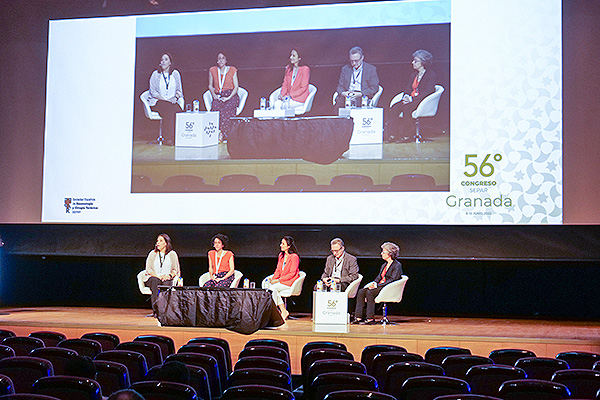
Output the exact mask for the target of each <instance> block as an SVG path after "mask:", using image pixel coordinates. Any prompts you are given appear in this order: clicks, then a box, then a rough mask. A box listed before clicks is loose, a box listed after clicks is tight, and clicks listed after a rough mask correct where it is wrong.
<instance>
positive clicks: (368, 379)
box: [0, 331, 600, 400]
mask: <svg viewBox="0 0 600 400" xmlns="http://www.w3.org/2000/svg"><path fill="white" fill-rule="evenodd" d="M40 332H46V331H40ZM38 333H39V332H34V334H32V335H30V336H31V337H25V336H14V337H16V338H26V339H33V340H34V341H37V340H39V338H35V337H34V336H36V335H37V336H40V335H38ZM55 333H56V334H57V335H49V336H48V337H49V338H50V340H51V339H52V337H55V338H56V337H62V335H63V334H62V333H60V332H55ZM86 335H88V334H86ZM112 335H113V334H110V333H100V332H98V333H95V334H94V333H91V334H89V335H88V337H96V338H101V337H102V336H104V339H106V340H108V342H109V343H111V344H112V345H114V343H115V342H116V340H118V336H116V335H114V337H113V336H112ZM88 340H89V341H91V342H94V339H88ZM17 341H18V342H20V341H21V339H17ZM26 342H27V343H31V341H30V340H26ZM61 343H62V344H63V345H64V344H70V343H80V342H77V341H73V340H72V339H64V340H62V341H61ZM84 343H86V346H87V344H88V342H87V341H84ZM35 344H39V342H35ZM49 344H50V342H49ZM145 344H150V347H152V348H153V352H154V353H153V354H158V353H159V352H160V354H161V356H162V351H163V348H164V349H166V350H165V351H166V352H167V353H168V352H170V351H173V350H174V344H175V342H174V341H173V339H172V338H170V337H169V336H166V335H163V336H160V335H159V336H154V335H138V336H137V337H136V338H135V340H133V341H131V342H124V343H120V344H119V346H117V348H116V350H108V351H102V352H101V353H99V354H98V355H97V357H96V359H95V360H94V365H95V367H96V375H95V379H84V378H75V377H66V378H65V376H63V375H61V374H62V373H63V372H64V366H65V363H66V361H67V360H68V359H69V358H70V357H73V356H77V351H75V350H73V349H71V348H67V347H38V348H36V349H33V350H32V351H31V352H30V355H29V356H16V355H14V352H13V350H12V348H10V347H8V346H2V347H0V350H3V351H5V352H6V354H5V358H4V359H0V400H1V399H3V398H7V397H4V396H5V395H8V394H9V393H12V391H14V392H15V393H17V394H24V393H31V392H35V393H36V394H39V393H43V394H53V395H54V397H55V398H67V397H65V396H68V398H69V399H79V398H81V399H88V398H89V399H96V398H99V397H97V396H96V395H97V394H98V393H102V394H103V395H104V396H105V397H107V396H109V395H110V394H111V393H113V392H115V391H117V390H120V389H124V388H129V387H145V386H144V385H145V383H144V385H142V384H141V383H140V382H145V381H151V385H150V386H152V385H158V386H161V385H162V386H165V385H167V384H168V383H166V382H164V383H162V384H159V383H158V382H153V381H152V380H153V379H154V378H155V371H156V370H158V369H159V368H160V366H161V365H162V364H161V362H162V361H160V360H159V359H155V361H154V362H155V366H154V368H152V369H151V370H150V371H148V368H147V365H146V357H145V356H144V355H143V354H142V353H144V352H145V350H144V349H142V347H144V345H145ZM290 344H292V346H290ZM161 345H162V346H163V347H162V348H161ZM236 345H237V346H240V345H243V349H242V351H241V352H240V355H239V358H238V360H237V362H236V364H235V366H234V367H233V368H232V367H230V366H229V365H228V362H229V363H231V361H232V360H231V354H230V352H231V349H230V346H229V343H228V342H227V340H225V339H222V338H215V337H198V338H193V339H190V340H189V341H188V343H186V344H184V345H183V346H181V347H180V348H179V350H178V352H177V353H176V354H170V355H168V356H167V357H166V358H165V359H164V362H167V361H181V362H183V363H184V364H185V365H186V366H187V368H188V370H189V371H190V381H189V385H184V386H186V387H187V388H188V389H187V390H184V392H186V393H194V394H195V395H196V396H197V397H198V398H202V399H207V400H212V399H218V398H219V397H220V398H222V399H224V400H226V399H228V398H236V399H237V398H248V399H252V398H277V399H287V398H289V399H292V398H293V393H296V394H297V396H296V398H297V399H298V398H302V399H303V400H311V399H319V400H321V399H333V400H336V399H342V400H344V399H359V398H370V399H375V400H377V399H382V400H392V399H396V400H412V399H419V400H428V399H429V400H459V399H464V400H467V399H474V400H475V399H488V400H495V399H499V398H502V399H503V400H520V399H529V398H538V396H543V398H548V399H553V398H556V399H563V398H567V397H566V396H567V395H566V394H567V393H570V397H568V398H572V399H584V398H585V399H593V398H596V394H597V392H598V391H599V390H600V371H598V369H600V362H598V361H595V359H596V357H597V354H596V353H590V352H581V351H566V352H561V353H558V354H557V355H556V358H545V357H521V356H523V355H529V354H531V353H532V352H531V351H529V350H521V349H497V350H494V351H492V352H491V353H490V354H489V356H490V357H489V358H488V357H485V356H481V355H472V354H471V350H470V349H468V348H459V347H446V346H437V347H432V348H429V349H427V350H426V351H425V352H424V353H425V354H424V356H423V355H420V354H416V353H409V352H407V349H406V348H405V347H402V346H400V345H398V344H395V345H387V344H369V345H365V346H364V347H362V349H361V350H360V359H361V362H358V361H354V359H355V355H353V354H352V353H351V352H349V351H348V350H347V347H346V345H345V344H344V343H339V342H330V341H313V342H308V343H306V344H305V345H304V346H302V348H300V347H299V346H296V345H294V343H291V342H289V341H286V340H285V339H284V338H283V337H280V338H262V337H259V338H257V339H250V340H247V341H246V342H245V343H243V344H240V343H236ZM407 345H408V343H407ZM108 346H109V347H110V344H109V345H108ZM136 346H138V347H136ZM171 346H172V347H171ZM92 347H93V349H96V348H97V346H96V345H92ZM134 347H136V349H137V351H136V349H134ZM125 348H127V350H123V349H125ZM238 348H239V347H238ZM84 349H85V350H84V351H87V350H88V348H87V347H84ZM353 349H355V348H354V347H353ZM157 350H158V351H157ZM296 351H298V352H299V353H301V354H302V357H301V358H300V360H299V364H295V365H299V366H300V367H301V368H300V369H301V372H302V373H303V375H302V381H300V380H296V376H292V375H291V369H290V365H291V364H290V361H295V357H297V356H299V354H295V352H296ZM125 354H127V357H124V355H125ZM355 354H356V353H355ZM147 355H148V358H152V357H155V355H150V353H147ZM356 355H358V354H356ZM116 356H119V357H116ZM492 357H494V358H495V359H496V360H497V361H498V363H495V361H494V359H493V358H492ZM514 359H516V361H514V363H515V364H516V365H517V366H516V367H515V366H510V365H506V364H508V363H510V362H511V360H514ZM117 360H119V361H117ZM424 360H429V361H431V363H428V362H426V361H424ZM567 360H569V361H571V363H572V364H573V365H574V366H579V367H581V366H584V367H586V368H573V366H572V365H570V364H569V363H568V361H567ZM578 363H583V364H578ZM519 366H521V367H524V368H520V367H519ZM556 368H560V369H558V370H555V369H556ZM526 371H528V372H529V373H527V372H526ZM548 374H551V377H550V379H540V377H547V376H548ZM297 377H300V376H297ZM40 378H43V379H40ZM36 381H38V383H37V384H35V385H34V383H35V382H36ZM80 381H82V382H80ZM50 382H58V383H57V384H56V385H57V387H56V388H54V385H55V384H54V383H53V384H52V388H50V385H49V384H48V383H50ZM136 382H137V383H136ZM292 383H294V386H293V385H292ZM300 383H303V385H302V386H300V387H296V386H297V385H298V384H300ZM42 388H43V389H42ZM292 390H293V393H292ZM67 392H68V393H71V394H65V393H67ZM266 393H268V394H266ZM451 393H454V394H451ZM537 393H542V394H537ZM32 396H33V395H32ZM95 396H96V397H95ZM152 396H154V397H152ZM160 396H164V394H161V392H160V389H159V393H158V394H157V393H153V394H152V395H150V397H149V398H156V399H158V398H161V397H160ZM173 396H178V395H173ZM364 396H368V397H364ZM561 396H562V397H561ZM8 398H10V397H8ZM15 398H18V397H15ZM30 398H40V399H41V398H45V399H47V398H48V397H39V396H37V397H30ZM50 398H52V397H50ZM162 398H166V397H162ZM172 398H177V399H179V398H180V397H172ZM539 398H542V397H539Z"/></svg>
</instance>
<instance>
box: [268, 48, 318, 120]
mask: <svg viewBox="0 0 600 400" xmlns="http://www.w3.org/2000/svg"><path fill="white" fill-rule="evenodd" d="M301 61H302V58H300V55H299V54H298V51H297V50H292V52H291V54H290V63H289V64H288V65H287V66H286V67H285V73H284V75H283V84H282V85H281V93H279V98H278V100H276V101H275V104H274V105H273V108H275V109H282V108H284V106H285V103H284V99H285V98H286V97H289V98H290V100H289V104H290V108H296V107H303V106H304V102H305V101H306V99H307V98H308V81H309V80H310V68H309V67H308V66H307V65H301Z"/></svg>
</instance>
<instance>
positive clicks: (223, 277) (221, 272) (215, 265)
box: [203, 233, 235, 287]
mask: <svg viewBox="0 0 600 400" xmlns="http://www.w3.org/2000/svg"><path fill="white" fill-rule="evenodd" d="M211 242H212V245H213V247H214V248H215V249H214V250H210V251H209V252H208V273H209V274H210V279H209V280H208V281H206V282H205V283H204V286H203V287H230V286H231V282H233V280H234V279H235V274H234V273H235V265H234V263H233V252H232V251H230V250H225V247H227V246H228V245H229V238H228V237H227V236H225V235H223V234H222V233H217V234H216V235H215V236H213V238H212V240H211Z"/></svg>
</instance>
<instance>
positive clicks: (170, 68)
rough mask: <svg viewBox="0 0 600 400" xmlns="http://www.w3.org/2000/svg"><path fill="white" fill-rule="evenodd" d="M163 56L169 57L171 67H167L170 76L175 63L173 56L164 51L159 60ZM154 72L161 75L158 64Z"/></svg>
mask: <svg viewBox="0 0 600 400" xmlns="http://www.w3.org/2000/svg"><path fill="white" fill-rule="evenodd" d="M165 54H166V55H168V56H169V60H170V61H171V66H170V67H169V75H171V74H172V73H173V71H175V63H173V56H172V55H171V53H168V52H166V51H165V52H164V53H162V54H161V55H160V58H162V56H164V55H165ZM156 70H157V71H158V73H159V74H162V70H161V68H160V63H159V65H158V68H156Z"/></svg>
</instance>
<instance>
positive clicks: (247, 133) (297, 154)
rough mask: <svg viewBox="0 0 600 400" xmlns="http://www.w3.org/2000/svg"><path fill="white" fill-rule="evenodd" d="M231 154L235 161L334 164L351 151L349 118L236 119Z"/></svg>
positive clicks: (230, 141) (232, 131) (228, 146)
mask: <svg viewBox="0 0 600 400" xmlns="http://www.w3.org/2000/svg"><path fill="white" fill-rule="evenodd" d="M231 120H232V124H231V129H230V132H229V134H228V138H227V151H228V152H229V155H230V156H231V158H234V159H303V160H306V161H311V162H315V163H318V164H331V163H332V162H334V161H335V160H337V159H339V158H340V157H341V156H342V154H343V153H344V152H345V151H347V150H348V149H349V148H350V138H351V137H352V129H353V128H354V123H353V121H352V118H347V117H304V118H278V119H258V118H232V119H231Z"/></svg>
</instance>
